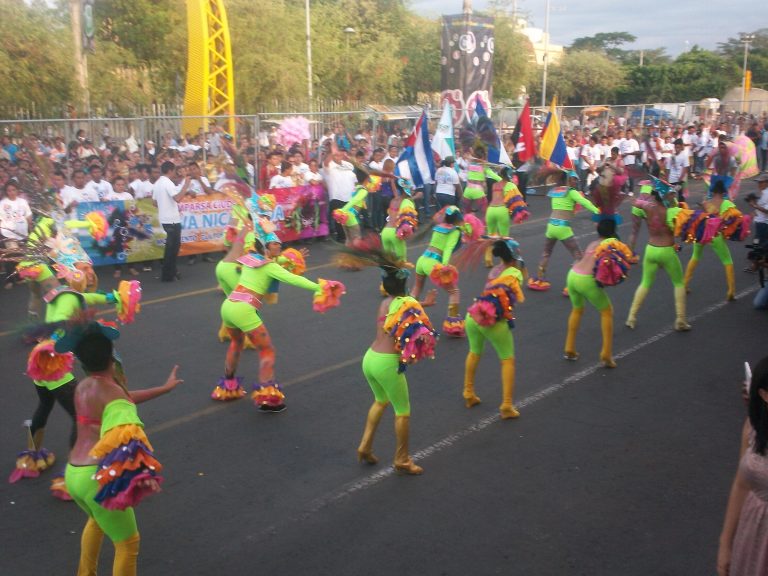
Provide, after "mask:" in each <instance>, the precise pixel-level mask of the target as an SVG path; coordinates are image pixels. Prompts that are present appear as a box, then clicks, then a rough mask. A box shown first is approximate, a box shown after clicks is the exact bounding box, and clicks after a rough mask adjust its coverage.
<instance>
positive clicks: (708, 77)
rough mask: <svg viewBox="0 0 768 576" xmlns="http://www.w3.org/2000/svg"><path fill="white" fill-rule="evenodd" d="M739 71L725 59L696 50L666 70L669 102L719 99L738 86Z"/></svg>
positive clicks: (677, 60)
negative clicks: (670, 99)
mask: <svg viewBox="0 0 768 576" xmlns="http://www.w3.org/2000/svg"><path fill="white" fill-rule="evenodd" d="M739 77H740V74H739V67H738V66H737V65H736V64H734V63H733V62H730V61H728V59H726V58H724V57H723V56H720V55H719V54H716V53H715V52H711V51H709V50H702V49H700V48H698V47H696V46H694V47H693V49H691V50H690V51H689V52H684V53H683V54H681V55H680V56H678V57H677V59H675V61H674V62H673V63H672V65H671V66H670V77H669V78H670V84H671V86H672V87H673V89H672V95H671V96H672V98H673V101H677V102H686V101H690V100H701V99H702V98H711V97H715V98H719V97H721V96H722V95H723V94H724V93H725V92H726V91H727V90H728V89H729V88H731V87H732V86H735V85H737V84H738V82H739Z"/></svg>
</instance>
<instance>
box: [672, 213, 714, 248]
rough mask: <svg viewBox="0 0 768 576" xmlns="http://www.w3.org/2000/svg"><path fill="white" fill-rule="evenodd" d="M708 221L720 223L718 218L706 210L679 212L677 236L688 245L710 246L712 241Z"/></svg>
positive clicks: (676, 228)
mask: <svg viewBox="0 0 768 576" xmlns="http://www.w3.org/2000/svg"><path fill="white" fill-rule="evenodd" d="M708 219H716V220H718V221H719V218H717V216H715V215H713V214H709V213H708V212H705V211H704V210H687V209H681V210H679V211H678V213H677V214H676V215H675V236H679V237H680V238H682V239H683V241H685V242H688V243H693V242H696V243H698V244H708V243H709V242H711V241H712V238H711V237H710V232H711V228H710V229H708V227H707V220H708ZM710 226H711V225H710Z"/></svg>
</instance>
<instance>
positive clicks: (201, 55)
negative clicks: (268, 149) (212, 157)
mask: <svg viewBox="0 0 768 576" xmlns="http://www.w3.org/2000/svg"><path fill="white" fill-rule="evenodd" d="M187 35H188V40H187V86H186V90H185V94H184V115H185V116H227V117H228V118H227V120H226V124H225V129H226V130H227V132H229V133H230V134H232V135H234V134H235V118H234V114H235V80H234V77H235V71H234V67H233V63H232V43H231V42H230V38H229V24H228V23H227V12H226V10H225V9H224V2H223V0H187ZM208 123H209V120H208V119H206V118H189V119H186V120H184V122H183V124H182V129H183V131H184V133H185V134H191V135H193V136H194V135H195V134H197V132H198V130H200V129H201V128H202V129H203V131H207V130H208Z"/></svg>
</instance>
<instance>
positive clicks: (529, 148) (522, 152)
mask: <svg viewBox="0 0 768 576" xmlns="http://www.w3.org/2000/svg"><path fill="white" fill-rule="evenodd" d="M512 143H513V144H514V145H515V154H517V159H518V160H519V161H520V162H527V161H528V160H532V159H533V158H535V157H536V142H535V141H534V139H533V126H532V125H531V105H530V103H529V102H528V100H526V101H525V106H523V111H522V112H521V113H520V117H519V118H518V119H517V123H516V124H515V129H514V131H513V132H512Z"/></svg>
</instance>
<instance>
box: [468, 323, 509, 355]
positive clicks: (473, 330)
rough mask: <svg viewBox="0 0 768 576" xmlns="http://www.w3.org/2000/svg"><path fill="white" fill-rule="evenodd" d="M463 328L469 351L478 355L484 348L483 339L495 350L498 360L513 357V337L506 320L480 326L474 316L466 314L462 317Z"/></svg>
mask: <svg viewBox="0 0 768 576" xmlns="http://www.w3.org/2000/svg"><path fill="white" fill-rule="evenodd" d="M464 330H465V331H466V333H467V339H468V340H469V351H470V352H472V353H473V354H477V355H478V356H479V355H480V354H482V353H483V351H484V350H485V341H486V340H488V341H490V343H491V346H493V349H494V350H496V354H497V355H498V356H499V360H508V359H509V358H514V357H515V339H514V338H513V337H512V330H510V329H509V326H507V323H506V321H503V320H502V321H501V322H496V324H494V325H493V326H480V324H478V323H477V322H475V320H474V318H472V316H470V315H469V314H467V316H466V318H465V319H464Z"/></svg>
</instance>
